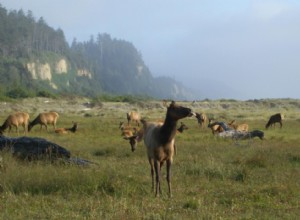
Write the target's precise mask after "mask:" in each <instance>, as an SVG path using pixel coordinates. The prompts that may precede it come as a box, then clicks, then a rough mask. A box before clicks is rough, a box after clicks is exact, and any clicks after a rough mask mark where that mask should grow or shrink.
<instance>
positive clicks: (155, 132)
mask: <svg viewBox="0 0 300 220" xmlns="http://www.w3.org/2000/svg"><path fill="white" fill-rule="evenodd" d="M192 115H194V113H192V110H191V109H189V108H186V107H182V106H179V105H176V103H175V102H174V101H172V102H171V104H170V105H169V106H168V108H167V113H166V118H165V121H164V123H163V124H162V125H161V124H157V123H148V122H146V121H145V122H144V123H143V128H144V143H145V145H146V148H147V156H148V161H149V164H150V167H151V176H152V190H154V171H155V176H156V178H155V179H156V187H155V195H156V196H158V195H159V194H161V187H160V178H161V174H160V172H161V167H162V165H163V163H164V162H166V164H167V182H168V189H169V196H171V195H172V193H171V165H172V162H173V155H174V142H175V135H176V125H177V122H178V120H180V119H182V118H185V117H188V116H192Z"/></svg>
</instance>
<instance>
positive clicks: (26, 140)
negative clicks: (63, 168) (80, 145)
mask: <svg viewBox="0 0 300 220" xmlns="http://www.w3.org/2000/svg"><path fill="white" fill-rule="evenodd" d="M0 150H1V151H2V150H7V151H9V152H11V153H12V154H13V156H16V157H17V158H20V159H28V160H35V159H43V158H49V159H56V158H70V156H71V153H70V151H68V150H67V149H65V148H63V147H61V146H59V145H58V144H55V143H53V142H50V141H48V140H46V139H43V138H37V137H18V138H11V137H5V136H0Z"/></svg>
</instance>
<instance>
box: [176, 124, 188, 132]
mask: <svg viewBox="0 0 300 220" xmlns="http://www.w3.org/2000/svg"><path fill="white" fill-rule="evenodd" d="M187 129H189V127H188V126H186V125H185V124H184V123H183V122H181V124H180V127H179V128H177V133H183V131H184V130H187Z"/></svg>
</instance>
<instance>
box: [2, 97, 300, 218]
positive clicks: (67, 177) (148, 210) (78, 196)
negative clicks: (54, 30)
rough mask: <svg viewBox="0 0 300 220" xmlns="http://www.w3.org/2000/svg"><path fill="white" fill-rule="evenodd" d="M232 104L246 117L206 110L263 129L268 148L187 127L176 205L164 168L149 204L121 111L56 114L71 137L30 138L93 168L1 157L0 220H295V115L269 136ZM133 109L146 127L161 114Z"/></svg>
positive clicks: (299, 206)
mask: <svg viewBox="0 0 300 220" xmlns="http://www.w3.org/2000/svg"><path fill="white" fill-rule="evenodd" d="M221 103H222V104H226V102H224V101H222V102H221ZM231 103H233V104H234V105H235V106H236V105H240V107H241V106H242V107H243V108H245V109H247V110H239V109H238V108H237V107H234V109H231V108H232V107H231V105H229V107H228V106H227V107H226V106H225V107H226V108H227V110H228V111H227V112H224V108H223V107H224V106H223V107H220V108H216V109H213V110H212V112H213V114H214V116H215V117H216V118H217V119H218V118H221V116H222V117H225V116H226V118H223V119H224V121H230V119H236V117H237V116H240V117H238V119H236V120H237V121H239V120H240V119H241V120H243V122H244V121H245V122H247V123H249V127H250V130H252V129H260V130H263V131H264V132H265V137H266V140H263V141H261V140H259V139H254V140H252V141H240V142H234V141H232V140H224V139H219V138H216V137H213V135H212V134H211V131H210V130H208V129H207V128H204V129H201V128H199V127H198V125H197V121H196V119H193V118H188V119H184V123H185V124H186V125H188V127H189V130H187V131H185V132H184V133H183V134H179V135H178V136H177V138H176V146H177V152H178V154H177V155H176V156H175V157H174V163H173V166H172V187H173V191H174V193H173V194H174V195H173V197H172V198H168V194H167V184H166V180H165V175H166V167H165V166H164V167H163V168H162V175H163V177H164V178H162V191H163V195H162V196H161V197H160V198H155V197H154V193H153V192H152V191H151V175H150V166H149V164H148V161H147V158H146V152H145V147H144V145H143V143H140V144H139V145H138V148H137V150H136V152H134V153H132V152H131V150H130V146H129V143H128V142H127V141H125V140H123V139H122V138H121V136H120V131H119V130H118V124H119V121H120V120H125V114H124V112H125V109H118V108H113V107H111V108H108V109H105V108H101V109H98V110H97V111H96V112H92V113H91V114H90V116H89V117H85V115H84V114H82V112H81V113H77V112H75V113H67V112H65V113H61V116H60V119H59V122H58V126H61V127H67V126H69V125H71V122H72V121H76V122H78V125H79V127H78V131H77V133H75V134H68V135H58V134H55V133H54V132H53V130H52V128H51V127H49V132H45V131H42V132H40V131H39V128H38V127H34V129H33V130H32V132H31V133H29V136H32V137H35V136H39V137H43V138H46V139H48V140H50V141H53V142H55V143H58V144H60V145H61V146H63V147H65V148H67V149H68V150H70V151H71V153H72V156H73V157H80V158H84V159H88V160H90V161H93V162H95V164H92V165H90V166H78V165H75V164H69V163H66V162H63V161H57V162H55V163H50V162H49V161H34V162H27V161H19V160H16V159H15V158H13V157H12V156H11V155H10V154H9V153H8V152H1V154H0V157H1V159H0V219H297V218H298V216H299V215H300V202H299V201H300V184H299V179H300V148H299V144H300V137H299V131H300V120H297V119H299V115H298V113H297V112H296V111H295V110H290V113H291V115H293V119H287V120H286V121H285V122H284V127H283V128H282V129H279V128H278V127H277V128H275V129H269V130H265V129H264V125H265V121H266V119H265V120H262V119H261V118H260V117H261V116H259V117H256V115H269V114H268V112H267V111H266V110H265V109H262V110H259V109H256V108H254V107H251V106H250V107H249V106H247V105H246V104H249V103H246V104H241V103H239V102H229V104H231ZM184 104H186V105H189V104H188V103H184ZM216 104H217V103H216ZM250 104H252V102H251V103H250ZM265 105H267V104H265ZM191 107H192V108H194V109H195V110H196V111H198V112H200V111H202V110H203V109H201V108H200V106H199V107H198V108H197V106H196V107H193V106H191ZM135 108H136V107H135ZM251 108H253V111H251ZM139 110H140V112H142V114H143V115H145V116H147V117H148V118H151V119H152V118H163V117H164V114H165V110H164V109H160V108H159V109H157V110H156V109H155V108H144V109H139ZM277 110H280V109H277ZM208 111H209V109H206V111H205V112H208ZM248 112H249V113H248ZM262 118H265V117H262ZM7 135H9V136H16V134H15V133H13V132H12V133H10V134H7Z"/></svg>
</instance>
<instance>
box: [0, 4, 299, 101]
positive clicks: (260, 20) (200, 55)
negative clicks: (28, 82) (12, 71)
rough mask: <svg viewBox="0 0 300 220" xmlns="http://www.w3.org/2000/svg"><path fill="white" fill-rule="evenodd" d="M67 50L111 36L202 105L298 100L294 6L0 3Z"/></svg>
mask: <svg viewBox="0 0 300 220" xmlns="http://www.w3.org/2000/svg"><path fill="white" fill-rule="evenodd" d="M0 4H1V5H2V7H5V8H6V9H7V10H19V9H22V10H23V11H24V12H25V13H27V12H28V10H30V11H32V13H33V15H34V17H35V18H36V20H38V19H39V18H40V17H43V18H44V20H45V21H46V23H47V24H48V25H49V26H50V27H52V28H54V29H57V28H61V29H62V30H63V31H64V34H65V37H66V39H67V41H68V42H69V43H71V42H72V41H73V39H74V38H76V40H77V41H79V42H83V41H88V40H89V39H90V37H91V36H92V35H94V36H96V35H97V34H99V33H100V34H102V33H108V34H110V35H111V37H112V38H116V39H122V40H126V41H129V42H131V43H133V45H134V46H135V47H136V48H137V50H138V51H140V53H141V54H142V57H143V60H144V62H145V64H146V65H147V66H148V67H149V69H150V71H151V73H152V75H153V76H154V77H157V76H169V77H171V78H172V79H175V80H176V81H178V82H181V83H182V84H183V85H184V86H185V87H188V88H190V89H192V90H193V92H194V93H195V96H197V97H199V98H200V99H201V98H202V99H204V98H209V99H238V100H248V99H265V98H296V99H298V98H300V1H299V0H185V1H182V0H124V1H123V0H0Z"/></svg>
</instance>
